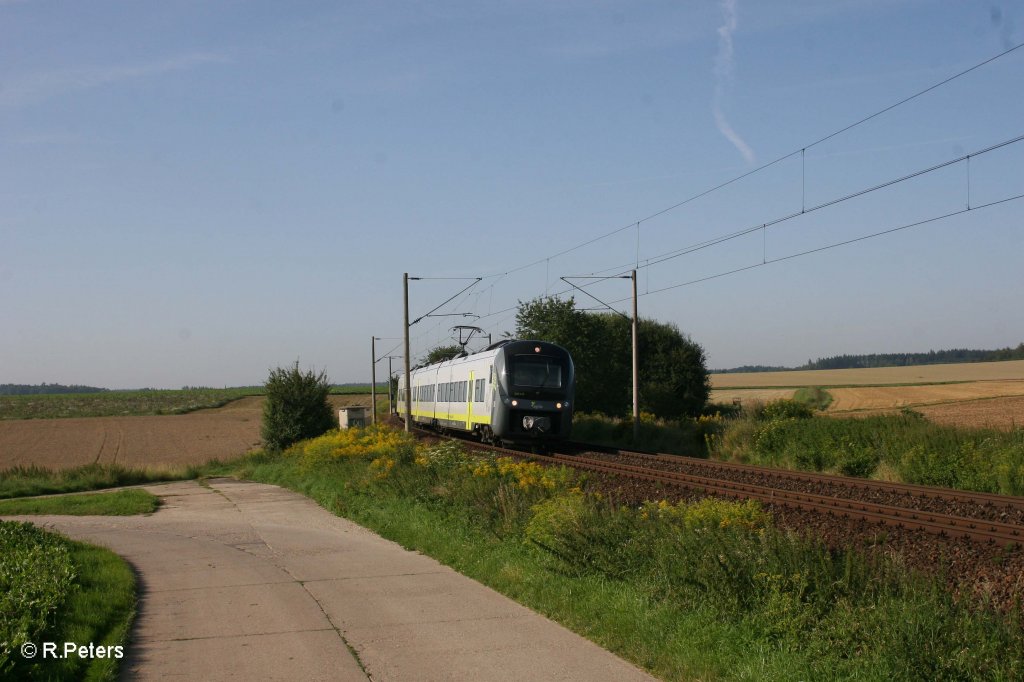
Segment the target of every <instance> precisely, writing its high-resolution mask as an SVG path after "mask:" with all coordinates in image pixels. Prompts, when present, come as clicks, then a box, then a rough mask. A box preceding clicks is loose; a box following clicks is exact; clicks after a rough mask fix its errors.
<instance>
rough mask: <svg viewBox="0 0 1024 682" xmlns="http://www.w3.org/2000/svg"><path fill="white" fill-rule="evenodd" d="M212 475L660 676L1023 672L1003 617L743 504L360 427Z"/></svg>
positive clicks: (1022, 652)
mask: <svg viewBox="0 0 1024 682" xmlns="http://www.w3.org/2000/svg"><path fill="white" fill-rule="evenodd" d="M210 473H211V474H219V475H223V474H231V475H235V476H239V477H242V478H248V479H255V480H259V481H264V482H268V483H276V484H279V485H284V486H286V487H289V488H292V489H294V490H297V491H299V492H302V493H304V494H306V495H308V496H310V497H312V498H313V499H315V500H317V501H318V502H319V503H320V504H322V505H323V506H324V507H326V508H327V509H330V510H333V511H334V512H336V513H339V514H341V515H344V516H346V517H348V518H351V519H353V520H354V521H356V522H357V523H360V524H362V525H364V526H367V527H369V528H371V529H374V530H376V531H377V532H379V533H381V534H382V535H384V536H386V537H389V538H391V539H393V540H395V541H397V542H399V543H401V544H402V545H403V546H405V547H409V548H412V549H416V550H419V551H422V552H424V553H426V554H429V555H431V556H434V557H436V558H438V559H439V560H440V561H442V562H444V563H446V564H448V565H450V566H453V567H454V568H456V569H457V570H459V571H460V572H462V573H465V574H466V575H469V576H470V577H473V578H475V579H477V580H480V581H481V582H484V583H486V584H488V585H490V586H492V587H493V588H495V589H497V590H498V591H500V592H503V593H505V594H507V595H509V596H511V597H512V598H514V599H517V600H518V601H521V602H522V603H525V604H527V605H528V606H530V607H531V608H534V609H536V610H538V611H540V612H541V613H544V614H546V615H548V616H550V617H552V618H554V619H555V620H558V621H560V622H562V623H564V624H565V625H567V626H568V627H570V628H572V629H574V630H576V631H578V632H580V633H582V634H584V635H585V636H587V637H589V638H590V639H593V640H594V641H596V642H598V643H599V644H601V645H603V646H605V647H607V648H609V649H611V650H612V651H614V652H616V653H618V654H619V655H621V656H623V657H625V658H627V659H630V660H632V661H634V662H635V663H637V664H639V665H642V666H644V667H646V668H648V669H649V670H651V671H652V672H654V673H655V674H656V675H659V676H661V677H663V678H666V679H709V678H722V679H759V680H761V679H780V680H782V679H786V680H788V679H878V680H882V679H884V680H890V679H929V680H932V679H1014V678H1019V677H1020V676H1021V674H1024V635H1022V632H1021V629H1020V627H1019V622H1018V621H1017V620H1016V616H1015V615H1010V616H1006V615H1001V614H998V613H995V612H992V611H990V610H988V609H987V608H986V607H985V606H984V605H982V604H977V603H974V602H971V603H967V602H966V601H965V602H962V603H957V602H956V601H955V600H954V599H953V598H952V597H951V596H950V595H949V594H948V593H946V591H945V590H944V589H943V588H942V587H940V586H939V584H938V583H937V582H935V581H934V580H933V579H930V578H926V577H923V576H919V575H911V574H910V573H908V572H907V571H906V570H905V569H904V568H903V567H902V566H901V565H900V563H899V561H898V559H886V558H881V557H879V556H876V557H875V558H868V557H866V556H864V555H861V554H859V553H858V552H856V551H849V552H829V551H827V550H826V549H824V548H823V547H821V546H819V545H816V544H815V543H813V542H811V541H807V540H801V539H798V538H796V537H793V536H791V535H788V534H786V533H783V532H781V531H778V530H776V529H775V528H774V527H773V525H772V523H771V519H770V517H769V516H768V515H767V514H765V513H764V512H763V511H761V510H760V508H759V507H758V506H757V505H756V504H754V503H731V502H721V501H714V500H712V501H705V502H701V503H698V504H693V505H686V504H681V505H671V504H667V503H657V502H652V503H649V504H646V505H643V506H642V507H640V508H625V507H621V506H619V505H616V504H615V503H614V502H613V501H609V500H606V499H601V498H600V497H599V496H598V495H596V494H594V493H592V492H588V491H587V485H586V483H585V481H582V480H580V479H579V478H577V474H575V473H573V472H571V471H568V470H564V469H554V468H541V467H540V466H538V465H536V464H532V463H523V462H515V461H512V460H504V459H498V460H494V459H488V458H479V457H475V456H470V455H468V454H466V453H464V452H462V451H461V449H460V448H459V447H458V446H457V445H452V444H445V445H440V446H433V447H429V448H428V447H423V446H414V445H413V444H412V443H411V442H409V441H407V440H405V438H404V437H403V436H402V435H401V434H399V433H396V432H389V431H385V430H380V431H377V430H374V429H368V430H353V431H349V432H343V433H340V434H339V433H337V432H335V433H331V434H328V435H326V436H324V437H322V438H319V439H315V440H313V441H309V442H306V443H303V444H300V445H298V446H296V447H293V448H292V449H290V450H289V451H288V452H286V453H284V454H280V455H270V454H258V455H254V456H250V457H248V458H246V459H244V460H241V461H239V462H237V463H233V464H229V465H220V466H219V467H216V468H211V469H210Z"/></svg>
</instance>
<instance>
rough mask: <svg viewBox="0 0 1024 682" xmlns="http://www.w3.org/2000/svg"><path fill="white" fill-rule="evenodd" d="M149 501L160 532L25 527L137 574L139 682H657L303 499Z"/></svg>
mask: <svg viewBox="0 0 1024 682" xmlns="http://www.w3.org/2000/svg"><path fill="white" fill-rule="evenodd" d="M146 489H147V490H149V491H151V492H153V493H154V494H156V495H159V496H160V497H161V498H163V505H162V506H161V508H160V510H159V511H157V512H156V513H155V514H153V515H151V516H148V517H68V516H47V517H21V518H23V519H29V520H32V521H33V522H35V523H37V524H39V525H42V526H45V527H48V528H51V529H55V530H58V531H60V532H63V533H65V534H67V535H69V536H71V537H74V538H76V539H80V540H84V541H87V542H92V543H94V544H98V545H103V546H105V547H109V548H110V549H112V550H113V551H115V552H117V553H118V554H120V555H121V556H123V557H124V558H125V559H127V560H128V561H129V562H130V563H131V564H132V565H133V566H134V567H135V569H136V571H137V573H138V575H139V581H140V603H139V615H138V618H137V620H136V623H135V628H134V631H133V637H132V642H131V643H130V644H129V646H128V651H127V656H126V659H125V661H124V662H123V664H122V673H123V674H122V677H123V678H125V679H139V680H165V679H188V680H195V679H202V680H234V679H239V680H278V679H280V680H289V681H292V680H366V679H372V680H380V681H383V680H417V681H420V680H474V681H481V680H483V681H486V680H587V681H588V682H600V681H601V680H609V681H611V680H616V681H618V680H651V679H653V678H651V677H650V676H649V675H647V674H646V673H645V672H644V671H642V670H639V669H637V668H635V667H634V666H632V665H630V664H628V663H626V662H624V661H622V660H621V659H619V658H617V657H615V656H613V655H612V654H610V653H608V652H607V651H604V650H603V649H601V648H600V647H598V646H597V645H595V644H593V643H591V642H589V641H587V640H585V639H583V638H582V637H580V636H578V635H576V634H574V633H572V632H569V631H568V630H566V629H565V628H563V627H561V626H559V625H556V624H555V623H553V622H551V621H549V620H547V619H546V618H544V617H542V616H540V615H538V614H536V613H534V612H532V611H530V610H529V609H527V608H525V607H523V606H520V605H519V604H516V603H515V602H513V601H511V600H509V599H507V598H506V597H503V596H502V595H500V594H498V593H497V592H494V591H493V590H490V589H488V588H486V587H484V586H482V585H480V584H479V583H477V582H474V581H473V580H470V579H469V578H466V577H464V576H461V575H459V574H458V573H456V572H455V571H453V570H452V569H450V568H447V567H446V566H442V565H441V564H439V563H438V562H436V561H434V560H433V559H430V558H428V557H425V556H423V555H421V554H417V553H415V552H409V551H406V550H404V549H402V548H401V547H399V546H398V545H396V544H395V543H393V542H390V541H388V540H384V539H382V538H380V537H379V536H377V535H374V534H373V533H371V532H369V531H367V530H366V529H364V528H361V527H359V526H357V525H355V524H353V523H351V522H349V521H346V520H345V519H341V518H338V517H336V516H334V515H333V514H330V513H329V512H327V511H326V510H324V509H322V508H321V507H319V506H318V505H316V504H315V503H314V502H312V501H311V500H309V499H307V498H305V497H303V496H301V495H298V494H296V493H293V492H290V491H287V490H284V489H282V488H278V487H276V486H270V485H263V484H259V483H246V482H239V481H233V480H227V479H222V480H216V481H212V482H211V485H210V487H203V486H200V485H199V484H197V483H195V482H182V483H171V484H165V485H155V486H146Z"/></svg>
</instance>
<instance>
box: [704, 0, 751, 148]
mask: <svg viewBox="0 0 1024 682" xmlns="http://www.w3.org/2000/svg"><path fill="white" fill-rule="evenodd" d="M721 4H722V13H723V14H724V15H725V23H724V24H722V25H721V26H719V27H718V56H717V57H716V58H715V97H714V101H713V103H712V109H713V111H714V114H715V125H716V126H718V131H719V132H720V133H722V135H724V136H725V139H727V140H729V142H732V144H733V146H734V147H736V149H738V150H739V152H740V154H742V155H743V158H744V159H746V160H747V163H748V164H749V165H751V166H753V165H754V162H755V161H756V158H755V156H754V150H753V149H751V148H750V145H748V144H747V143H746V142H744V141H743V138H742V137H740V136H739V133H737V132H736V131H735V130H733V128H732V126H731V125H729V121H727V120H726V118H725V114H724V113H722V95H723V94H724V92H725V86H726V85H727V84H728V83H729V82H730V81H731V80H732V34H733V32H734V31H735V30H736V0H722V3H721Z"/></svg>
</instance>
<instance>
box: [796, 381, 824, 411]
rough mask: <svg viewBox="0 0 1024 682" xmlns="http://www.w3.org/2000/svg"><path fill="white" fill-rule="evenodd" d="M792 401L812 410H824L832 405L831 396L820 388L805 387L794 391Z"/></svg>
mask: <svg viewBox="0 0 1024 682" xmlns="http://www.w3.org/2000/svg"><path fill="white" fill-rule="evenodd" d="M793 400H795V401H796V402H798V403H803V404H804V405H807V406H808V407H810V408H811V409H813V410H824V409H825V408H827V407H828V406H829V405H831V404H832V394H831V393H829V392H828V391H826V390H825V389H823V388H822V387H821V386H805V387H803V388H798V389H797V390H796V393H794V394H793Z"/></svg>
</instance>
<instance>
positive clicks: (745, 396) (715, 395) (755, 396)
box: [711, 388, 796, 405]
mask: <svg viewBox="0 0 1024 682" xmlns="http://www.w3.org/2000/svg"><path fill="white" fill-rule="evenodd" d="M794 393H796V389H795V388H731V389H721V390H719V389H715V390H713V391H711V402H713V403H725V404H727V405H729V404H732V403H733V402H735V401H737V400H738V401H739V402H740V404H741V405H749V404H751V403H753V402H762V403H767V402H770V401H772V400H783V399H790V398H792V397H793V394H794Z"/></svg>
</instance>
